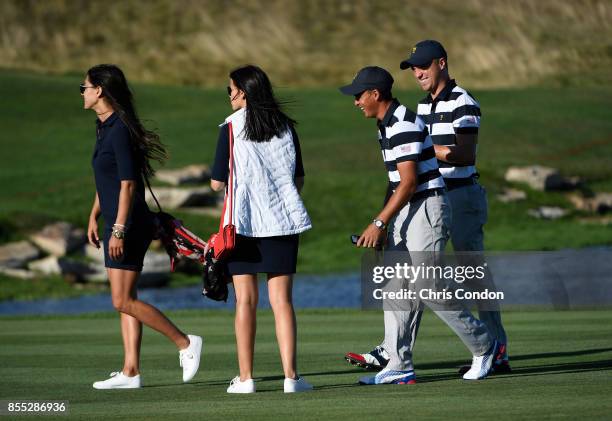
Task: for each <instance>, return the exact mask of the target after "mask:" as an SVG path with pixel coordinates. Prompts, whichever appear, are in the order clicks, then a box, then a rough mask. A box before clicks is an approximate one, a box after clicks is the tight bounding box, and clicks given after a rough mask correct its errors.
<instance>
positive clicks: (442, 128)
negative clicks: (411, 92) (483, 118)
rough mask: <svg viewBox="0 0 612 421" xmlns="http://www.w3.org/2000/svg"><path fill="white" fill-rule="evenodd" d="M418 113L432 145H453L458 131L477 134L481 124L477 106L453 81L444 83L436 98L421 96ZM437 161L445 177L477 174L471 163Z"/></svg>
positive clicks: (472, 98)
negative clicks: (460, 163) (422, 97)
mask: <svg viewBox="0 0 612 421" xmlns="http://www.w3.org/2000/svg"><path fill="white" fill-rule="evenodd" d="M417 114H418V115H419V117H421V118H422V119H423V120H424V121H425V124H426V125H427V128H428V130H429V133H430V134H431V139H432V141H433V143H434V144H435V145H445V146H448V145H455V144H456V141H455V139H456V138H455V136H456V135H457V134H469V133H478V128H479V127H480V105H479V104H478V102H477V101H476V100H475V99H474V97H472V95H471V94H470V93H469V92H468V91H466V90H465V89H463V88H461V87H459V86H457V84H456V83H455V81H454V80H450V81H449V82H448V83H447V84H446V86H445V87H444V89H443V90H442V92H440V94H439V95H438V96H437V97H436V99H435V100H432V99H431V94H430V95H427V97H425V98H424V99H422V100H421V101H420V102H419V105H418V107H417ZM438 163H439V165H440V173H441V174H442V176H443V177H444V178H453V179H459V178H469V177H473V176H475V175H476V174H477V172H476V167H475V166H474V165H458V164H449V163H448V162H443V161H439V162H438Z"/></svg>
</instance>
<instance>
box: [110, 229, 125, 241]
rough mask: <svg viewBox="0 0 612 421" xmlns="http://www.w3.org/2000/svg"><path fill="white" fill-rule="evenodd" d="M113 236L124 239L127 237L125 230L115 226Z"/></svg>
mask: <svg viewBox="0 0 612 421" xmlns="http://www.w3.org/2000/svg"><path fill="white" fill-rule="evenodd" d="M111 234H112V236H113V237H115V238H118V239H120V240H123V239H124V238H125V231H121V230H117V229H114V228H113V232H112V233H111Z"/></svg>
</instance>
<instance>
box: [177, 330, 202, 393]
mask: <svg viewBox="0 0 612 421" xmlns="http://www.w3.org/2000/svg"><path fill="white" fill-rule="evenodd" d="M187 337H188V338H189V346H188V347H187V348H185V349H182V350H180V351H179V363H180V365H181V367H183V382H188V381H189V380H191V379H193V376H195V375H196V373H197V372H198V368H199V367H200V356H201V355H202V338H201V337H200V336H196V335H187Z"/></svg>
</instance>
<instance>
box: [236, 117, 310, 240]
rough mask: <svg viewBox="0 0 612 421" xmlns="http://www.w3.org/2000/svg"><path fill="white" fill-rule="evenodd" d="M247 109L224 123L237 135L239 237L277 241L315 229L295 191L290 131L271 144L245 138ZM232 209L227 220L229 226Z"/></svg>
mask: <svg viewBox="0 0 612 421" xmlns="http://www.w3.org/2000/svg"><path fill="white" fill-rule="evenodd" d="M245 119H246V109H245V108H242V109H240V110H238V111H236V112H235V113H233V114H232V115H230V116H229V117H227V118H226V119H225V123H229V122H230V121H231V123H232V127H233V132H234V212H233V218H232V220H233V223H234V225H235V226H236V232H237V233H238V234H241V235H244V236H247V237H275V236H279V235H290V234H298V233H300V232H304V231H306V230H309V229H310V228H312V224H311V222H310V218H309V216H308V213H307V212H306V208H305V207H304V202H302V198H301V197H300V195H299V193H298V191H297V188H296V187H295V182H294V174H295V163H296V156H295V147H294V145H293V137H292V135H291V130H287V131H286V132H285V133H284V134H283V135H282V136H281V137H276V136H275V137H273V138H272V139H270V141H269V142H252V141H250V140H248V139H246V138H245V133H244V127H245ZM228 217H229V209H228V210H227V211H226V214H225V216H224V224H225V225H226V224H227V223H228Z"/></svg>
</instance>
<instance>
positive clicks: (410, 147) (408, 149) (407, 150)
mask: <svg viewBox="0 0 612 421" xmlns="http://www.w3.org/2000/svg"><path fill="white" fill-rule="evenodd" d="M397 150H398V152H399V153H400V154H401V155H413V154H416V153H419V147H418V144H416V143H407V144H404V145H399V146H398V147H397Z"/></svg>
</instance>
